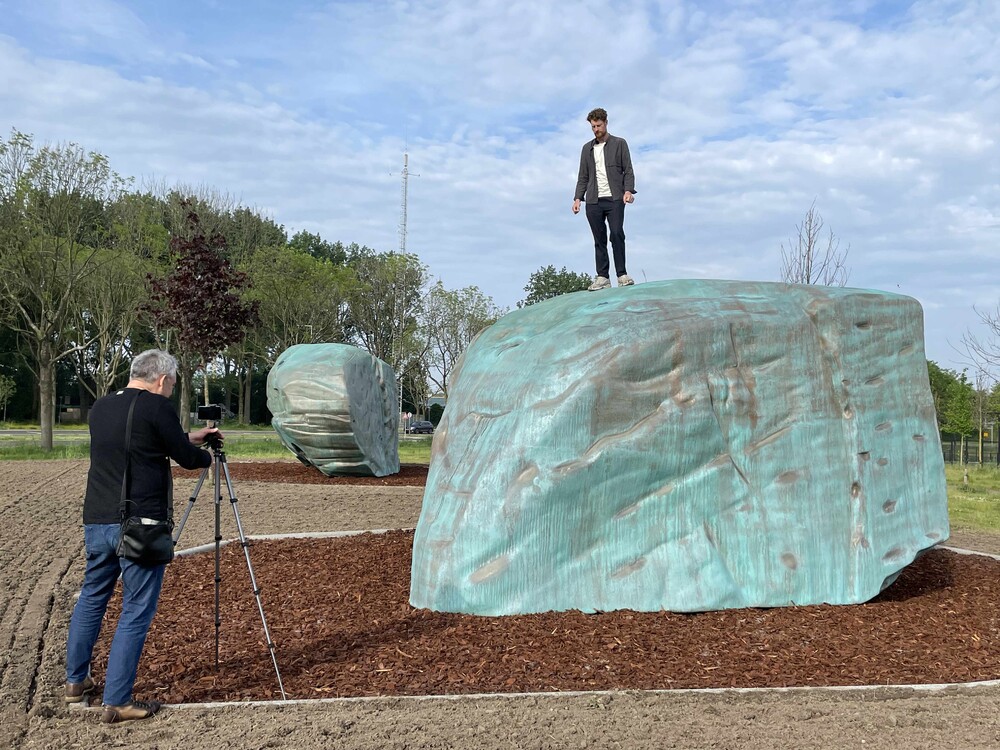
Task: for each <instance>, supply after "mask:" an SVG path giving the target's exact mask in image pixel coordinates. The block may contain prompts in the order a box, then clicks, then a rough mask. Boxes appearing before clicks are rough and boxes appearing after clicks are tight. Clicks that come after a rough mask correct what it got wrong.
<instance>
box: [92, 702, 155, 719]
mask: <svg viewBox="0 0 1000 750" xmlns="http://www.w3.org/2000/svg"><path fill="white" fill-rule="evenodd" d="M159 710H160V704H159V703H157V702H156V701H132V702H131V703H126V704H125V705H124V706H105V707H104V715H103V716H102V717H101V720H102V721H103V722H104V723H105V724H117V723H118V722H120V721H135V720H137V719H149V718H151V717H152V716H153V714H155V713H156V712H157V711H159Z"/></svg>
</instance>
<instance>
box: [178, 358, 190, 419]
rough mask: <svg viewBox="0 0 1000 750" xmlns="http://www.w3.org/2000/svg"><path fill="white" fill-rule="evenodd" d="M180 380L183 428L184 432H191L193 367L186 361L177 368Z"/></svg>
mask: <svg viewBox="0 0 1000 750" xmlns="http://www.w3.org/2000/svg"><path fill="white" fill-rule="evenodd" d="M177 371H178V374H179V375H180V376H181V378H180V383H179V385H180V387H181V392H180V411H181V426H182V427H183V428H184V432H190V431H191V365H190V364H188V363H187V362H186V361H182V362H180V363H179V366H178V368H177Z"/></svg>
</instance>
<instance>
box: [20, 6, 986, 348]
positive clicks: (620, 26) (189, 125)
mask: <svg viewBox="0 0 1000 750" xmlns="http://www.w3.org/2000/svg"><path fill="white" fill-rule="evenodd" d="M998 37H1000V3H998V2H996V0H918V1H917V2H906V1H904V0H885V1H883V2H875V1H870V0H801V1H799V0H781V1H779V0H728V1H724V0H698V1H695V0H687V1H685V0H659V2H656V1H652V0H636V1H635V2H629V3H619V2H612V1H611V0H604V2H591V1H590V0H578V2H575V3H554V2H541V3H540V2H537V0H535V1H533V2H523V1H522V0H506V1H504V2H498V1H492V0H412V1H403V0H400V1H398V2H380V1H378V0H372V1H371V2H314V1H312V0H285V1H284V2H279V1H278V0H273V1H270V2H269V1H268V0H242V1H241V2H236V1H235V0H216V1H214V2H212V1H210V0H203V1H201V2H195V1H194V0H173V1H172V2H169V3H165V2H156V1H155V0H141V1H136V2H115V1H114V0H30V1H29V0H25V1H23V2H22V1H21V0H0V127H3V129H4V132H3V133H0V137H4V138H6V137H7V135H9V132H10V129H11V128H16V129H18V130H20V131H22V132H26V133H31V134H33V135H34V137H35V140H36V142H41V143H44V142H62V141H74V142H77V143H80V144H81V145H83V146H85V147H86V148H88V149H93V150H96V151H100V152H101V153H104V154H106V155H107V156H108V157H109V158H110V159H111V163H112V166H113V167H114V168H115V169H116V170H117V171H118V172H119V173H121V174H123V175H129V176H133V177H135V178H136V179H137V181H139V182H140V183H142V182H145V181H149V180H152V181H156V182H166V183H167V184H174V183H182V184H186V185H195V186H205V187H211V188H214V189H216V190H218V191H221V192H223V193H227V194H230V195H232V196H233V197H235V198H236V199H238V200H240V201H242V202H243V203H244V204H246V205H249V206H251V207H254V208H256V209H258V210H260V211H261V212H263V213H265V214H266V215H268V216H270V217H271V218H273V219H274V220H275V221H277V222H279V223H281V224H283V225H284V226H285V227H286V229H288V230H289V232H290V233H291V232H294V231H298V230H300V229H305V230H308V231H311V232H318V233H319V234H321V235H322V236H323V237H324V238H326V239H329V240H341V241H343V242H358V243H361V244H366V245H369V246H371V247H374V248H376V249H379V250H394V249H397V248H398V247H399V222H400V203H401V200H400V192H401V191H400V177H399V174H400V171H401V168H402V160H403V153H404V150H406V151H408V153H409V160H410V162H409V163H410V171H411V175H412V176H411V178H410V182H409V222H408V230H409V231H408V242H407V249H408V250H409V251H410V252H414V253H416V254H417V255H419V257H420V258H421V260H422V261H423V262H424V263H426V264H427V265H428V266H429V268H430V272H431V274H432V276H433V277H436V278H440V279H441V280H442V281H443V282H444V284H445V285H446V286H447V287H449V288H459V287H464V286H468V285H473V284H474V285H477V286H479V287H480V288H481V289H482V290H483V291H485V292H486V293H488V294H490V295H492V296H493V298H494V300H495V301H496V302H497V303H498V304H499V305H501V306H513V305H514V303H515V302H516V301H517V300H518V299H521V298H523V296H524V292H523V287H524V285H525V284H526V283H527V281H528V277H529V275H530V274H531V273H532V272H533V271H535V270H537V269H538V268H539V267H540V266H543V265H547V264H550V263H551V264H553V265H555V266H556V267H557V268H559V267H562V266H567V267H568V268H569V269H571V270H575V271H583V272H587V273H591V274H592V273H593V252H592V240H591V238H590V233H589V230H588V228H587V223H586V219H585V218H584V217H583V215H582V213H581V214H580V215H579V216H574V215H573V214H572V213H571V211H570V205H571V202H572V198H573V188H574V185H575V180H576V171H577V167H578V164H579V161H578V160H579V153H580V147H581V146H582V145H583V143H584V141H585V140H587V138H588V136H589V132H590V131H589V126H588V124H587V123H586V121H585V116H586V113H587V112H588V111H589V110H590V109H591V108H593V107H595V106H602V107H604V108H606V109H607V110H608V111H609V113H610V117H609V129H610V131H611V132H612V133H614V134H616V135H620V136H622V137H625V138H626V139H627V140H628V142H629V145H630V147H631V151H632V155H633V161H634V163H635V169H636V187H637V191H638V194H637V196H636V203H635V204H634V205H633V206H631V207H629V209H628V212H627V216H626V232H627V235H628V256H629V261H628V265H629V271H630V273H631V274H632V275H633V276H635V277H636V279H637V280H638V281H643V280H649V281H652V280H659V279H668V278H728V279H759V280H777V279H778V278H779V274H780V266H781V245H782V243H785V245H786V246H787V245H788V242H789V239H790V238H794V237H795V236H796V225H797V224H799V223H800V222H801V221H802V218H803V216H804V215H805V213H806V211H807V210H808V209H809V206H810V204H812V203H813V201H815V203H816V208H817V210H818V212H819V213H820V214H821V215H822V217H823V219H824V221H825V223H826V225H827V227H829V228H830V229H832V230H833V231H834V233H835V234H836V236H837V238H839V239H840V241H841V247H842V248H846V247H848V246H849V248H850V250H849V255H848V265H849V266H850V269H851V275H850V280H849V285H850V286H857V287H865V288H872V289H883V290H886V291H892V292H899V293H903V294H908V295H911V296H913V297H916V298H917V299H918V300H919V301H920V302H921V303H922V305H923V307H924V314H925V326H926V344H927V354H928V357H929V358H931V359H934V360H936V361H938V362H940V363H942V364H944V365H945V366H948V367H959V366H960V365H961V356H960V355H959V353H958V352H957V351H956V350H955V347H959V346H960V340H961V337H962V334H963V332H965V331H966V330H967V329H972V330H973V331H974V332H979V333H985V329H983V328H982V326H981V324H980V323H979V319H978V317H977V315H976V313H975V311H974V309H973V305H976V306H978V307H979V308H980V309H982V310H995V309H996V307H997V304H998V301H1000V271H998V268H1000V145H998V140H1000V45H998V44H997V42H996V40H997V38H998Z"/></svg>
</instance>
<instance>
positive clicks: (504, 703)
mask: <svg viewBox="0 0 1000 750" xmlns="http://www.w3.org/2000/svg"><path fill="white" fill-rule="evenodd" d="M289 464H290V465H291V466H293V467H295V468H296V469H297V468H298V467H297V465H296V464H295V463H294V462H289ZM276 470H277V469H276ZM282 470H283V469H282ZM85 473H86V462H80V461H77V462H68V461H47V462H4V463H0V519H2V525H0V748H8V747H10V748H18V749H20V748H33V749H34V748H51V749H53V750H55V749H56V748H60V749H61V748H74V747H79V748H94V747H107V748H125V747H129V748H132V747H136V746H139V747H148V748H151V749H152V748H160V749H161V750H165V749H167V748H184V750H214V749H215V748H254V749H256V748H287V749H289V750H291V749H293V748H294V749H296V750H318V749H319V748H329V747H338V748H341V747H342V748H348V749H349V750H356V749H360V748H424V747H426V748H452V747H454V748H485V749H486V750H494V749H497V750H498V749H499V748H522V747H523V748H567V747H569V748H587V747H594V748H668V747H673V748H703V747H715V748H748V749H750V750H764V749H765V748H768V749H770V748H776V747H788V748H829V747H838V748H839V747H858V748H873V747H893V748H894V747H907V748H928V749H930V748H942V747H943V748H990V747H997V746H1000V724H998V718H997V706H998V702H1000V688H998V687H984V688H975V689H958V690H951V691H948V692H934V693H920V692H914V691H913V690H909V689H885V688H878V687H872V688H867V689H863V690H855V691H850V692H842V691H834V692H830V691H823V690H820V691H816V690H805V691H801V690H793V691H790V692H783V691H777V692H775V691H764V692H750V693H733V692H722V693H711V692H697V693H688V692H683V691H677V690H674V691H667V692H663V693H652V692H616V693H613V694H608V695H583V696H565V695H564V696H560V695H559V694H554V695H552V696H548V697H538V696H530V697H494V698H480V699H462V700H460V701H456V700H449V699H432V700H419V701H417V700H414V699H412V698H374V699H368V700H364V701H362V702H336V703H320V704H308V705H296V704H287V703H279V702H275V703H270V704H256V705H253V706H230V707H225V708H215V709H204V708H191V709H186V710H172V711H164V712H163V715H162V716H158V717H157V718H155V719H154V720H152V721H146V722H136V723H132V724H126V725H123V726H107V725H103V724H100V723H99V722H98V718H97V715H94V714H86V713H83V712H79V711H76V710H67V709H66V708H65V706H64V705H63V702H62V698H61V685H62V680H63V679H64V672H63V670H64V648H65V639H66V626H67V623H68V621H69V616H70V613H71V611H72V606H73V600H74V599H73V597H74V595H75V593H76V592H77V590H78V587H79V584H80V581H81V580H82V576H83V555H82V530H81V527H80V512H81V505H82V493H83V484H84V477H85ZM234 483H235V490H236V493H237V495H238V498H239V500H238V502H237V504H236V507H237V508H238V509H239V511H240V514H241V518H242V521H243V524H244V527H245V529H246V531H247V533H251V534H280V533H288V532H300V531H332V530H338V529H380V528H397V529H398V528H406V527H412V526H413V525H414V524H415V523H416V519H417V516H418V514H419V509H420V501H421V497H422V488H421V487H408V486H402V487H393V486H359V485H356V484H338V483H322V484H277V483H265V482H259V481H252V480H250V479H249V478H243V479H240V478H237V477H236V476H234ZM194 484H195V481H194V480H193V479H187V478H185V479H181V480H179V481H178V482H177V492H176V497H177V499H178V516H179V515H180V514H181V513H182V512H183V510H184V506H185V504H186V497H187V494H186V493H190V492H191V491H192V488H193V487H194ZM223 505H224V506H228V505H229V503H228V502H225V503H223ZM222 511H223V531H222V533H223V535H224V536H225V537H227V538H229V537H233V536H235V535H236V533H235V525H234V523H233V518H232V516H233V514H232V512H231V510H230V508H228V507H225V508H222ZM213 515H214V513H213V503H212V502H211V499H209V498H207V497H201V498H199V499H198V501H197V502H196V504H195V506H194V508H193V511H192V513H191V517H190V519H189V521H188V524H187V526H186V527H185V531H184V538H183V539H182V546H194V545H199V544H203V543H206V542H210V541H211V540H212V537H213V530H212V527H213ZM949 544H951V545H954V546H956V547H966V548H970V547H971V548H976V549H980V550H982V551H985V552H992V553H1000V535H996V534H983V533H976V534H968V533H963V532H961V531H957V532H955V533H953V535H952V538H951V540H949ZM263 549H264V547H263V544H262V543H259V544H255V546H253V547H252V548H251V554H252V556H253V558H254V560H256V559H257V558H258V557H259V556H261V555H262V554H263V552H262V551H263ZM233 550H234V551H238V548H233ZM178 562H180V561H178ZM263 564H264V563H263V562H259V563H258V562H255V565H263ZM236 568H237V569H238V568H239V565H237V566H236ZM178 570H180V567H179V565H176V564H175V566H173V567H172V568H171V570H170V571H169V572H168V581H169V580H170V578H171V577H172V576H173V575H174V574H175V572H177V571H178ZM178 575H179V574H178ZM952 575H953V579H954V575H955V574H954V572H953V574H952ZM237 576H238V572H237V571H235V570H234V571H233V574H232V576H231V577H227V578H225V579H224V591H230V592H231V594H232V596H233V597H234V598H239V599H240V600H241V607H244V608H248V609H250V610H251V612H254V613H255V605H253V604H252V601H253V599H252V596H251V595H250V594H249V593H248V592H247V591H240V589H242V586H239V587H238V586H237V581H238V580H239V579H238V577H237ZM302 577H303V578H305V576H302ZM199 585H202V586H205V585H207V586H209V587H211V586H212V582H211V581H202V582H201V583H200V584H199ZM281 588H282V587H281V586H280V585H276V584H274V583H273V582H267V583H266V585H265V589H264V592H263V600H264V604H265V611H266V612H267V614H268V618H269V622H270V621H271V620H272V619H274V620H276V621H277V620H280V615H279V610H280V609H282V608H283V604H282V600H281ZM362 593H364V592H362ZM994 599H995V596H994ZM903 603H905V602H903ZM946 614H947V613H946ZM166 615H167V612H166V607H161V613H160V615H158V616H157V626H158V627H159V622H160V617H161V616H164V617H165V616H166ZM228 617H229V616H228V615H227V618H228ZM376 617H377V615H376ZM163 622H166V620H165V619H164V620H163ZM235 622H236V620H235V619H233V620H232V621H230V620H229V619H226V620H224V621H223V625H222V633H223V637H225V635H226V633H227V632H229V631H233V630H235ZM230 623H232V624H230ZM304 625H305V623H303V626H304ZM178 627H183V630H184V632H185V633H186V634H187V635H188V638H189V641H190V645H189V646H188V647H187V648H185V649H184V650H183V651H180V652H179V653H177V654H173V655H171V657H170V658H171V661H174V662H179V663H182V664H184V665H187V664H188V662H189V661H194V654H193V653H192V652H191V649H194V648H196V647H199V646H198V644H201V643H202V642H204V641H205V640H211V638H212V630H211V628H210V627H209V628H208V632H205V630H206V628H205V627H204V626H203V625H202V624H201V623H199V624H198V625H197V627H191V625H190V624H189V623H184V624H182V625H180V626H178ZM248 627H249V628H250V629H251V630H252V631H253V632H255V633H258V634H259V633H260V624H259V620H257V621H253V618H252V617H251V624H250V625H249V626H248ZM282 627H284V626H282ZM377 627H378V626H377V625H375V624H374V623H372V622H368V623H359V625H358V631H357V638H356V639H355V640H356V642H357V643H361V644H367V643H371V642H373V641H377V640H378V637H377V636H378V633H379V631H378V630H377V629H376V628H377ZM274 635H275V640H276V642H277V643H278V648H279V651H278V656H279V659H281V660H287V659H289V658H291V659H292V661H291V663H290V664H289V666H285V667H284V669H285V670H292V671H294V664H295V663H296V662H295V659H296V657H295V655H294V653H293V651H294V649H293V648H292V646H291V645H290V641H289V640H288V632H287V631H286V630H284V629H283V630H282V631H281V632H280V633H275V634H274ZM447 637H448V636H446V635H445V634H442V635H441V637H440V639H439V640H445V639H446V638H447ZM994 638H995V636H994ZM222 645H223V649H225V641H223V644H222ZM258 645H259V647H260V648H261V649H263V645H261V644H258ZM341 648H342V649H343V650H342V653H341V655H342V656H346V655H349V654H347V651H346V648H345V647H344V646H343V644H341ZM403 650H404V651H405V649H403ZM227 653H228V652H227V651H225V650H223V652H222V655H223V658H229V657H228V656H227ZM264 653H265V662H264V664H265V666H264V667H262V669H264V670H265V671H266V672H267V674H268V675H269V674H270V673H271V668H270V663H269V661H267V657H266V651H265V652H264ZM352 653H353V654H354V655H360V654H362V651H361V650H358V649H355V650H354V652H352ZM407 653H409V652H407ZM778 658H780V656H779V657H778ZM279 663H281V662H279ZM339 663H340V665H341V666H343V665H344V664H346V663H347V662H346V661H344V660H343V659H342V660H341V661H340V662H339ZM347 668H349V667H347ZM386 668H389V665H388V664H387V665H386ZM255 669H256V667H255ZM376 674H388V673H376ZM98 676H99V675H98ZM138 697H143V696H142V695H141V694H140V695H139V696H138ZM81 714H83V715H81Z"/></svg>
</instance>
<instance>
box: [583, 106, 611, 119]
mask: <svg viewBox="0 0 1000 750" xmlns="http://www.w3.org/2000/svg"><path fill="white" fill-rule="evenodd" d="M595 120H600V121H601V122H607V121H608V111H607V110H606V109H604V108H603V107H598V108H597V109H592V110H590V114H589V115H587V122H594V121H595Z"/></svg>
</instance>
